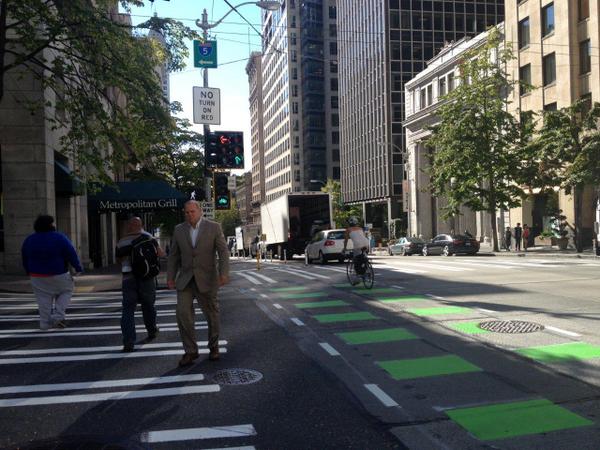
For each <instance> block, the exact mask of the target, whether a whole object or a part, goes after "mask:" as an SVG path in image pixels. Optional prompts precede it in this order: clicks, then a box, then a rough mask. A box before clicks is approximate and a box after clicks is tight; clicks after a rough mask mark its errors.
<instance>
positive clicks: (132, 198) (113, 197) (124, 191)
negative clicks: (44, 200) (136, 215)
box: [88, 181, 188, 213]
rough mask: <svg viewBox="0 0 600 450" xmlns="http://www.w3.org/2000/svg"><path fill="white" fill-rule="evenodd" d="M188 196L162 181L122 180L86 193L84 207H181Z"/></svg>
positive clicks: (111, 209) (116, 209)
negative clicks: (113, 184) (86, 203)
mask: <svg viewBox="0 0 600 450" xmlns="http://www.w3.org/2000/svg"><path fill="white" fill-rule="evenodd" d="M186 200H188V197H187V196H186V195H185V194H183V193H182V192H179V191H178V190H177V189H175V188H173V187H172V186H170V185H169V184H168V183H166V182H164V181H122V182H118V183H116V186H104V187H103V188H102V190H100V191H99V192H96V193H95V194H89V195H88V210H90V211H96V212H98V213H105V212H129V211H131V212H134V211H160V210H165V209H167V210H168V209H177V208H182V207H183V204H184V203H185V201H186Z"/></svg>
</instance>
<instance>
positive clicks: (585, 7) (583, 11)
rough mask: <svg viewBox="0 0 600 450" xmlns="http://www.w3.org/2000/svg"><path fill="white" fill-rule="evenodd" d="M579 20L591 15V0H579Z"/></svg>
mask: <svg viewBox="0 0 600 450" xmlns="http://www.w3.org/2000/svg"><path fill="white" fill-rule="evenodd" d="M578 9H579V20H584V19H587V18H588V17H590V0H578Z"/></svg>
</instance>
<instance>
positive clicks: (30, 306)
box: [0, 300, 177, 311]
mask: <svg viewBox="0 0 600 450" xmlns="http://www.w3.org/2000/svg"><path fill="white" fill-rule="evenodd" d="M176 304H177V300H165V301H157V302H156V303H155V304H154V305H155V306H164V305H176ZM37 307H38V305H37V303H31V304H25V305H22V304H21V305H11V306H0V310H9V311H10V310H14V309H30V310H37ZM122 307H123V304H122V303H121V302H119V303H103V304H101V303H90V304H89V305H84V304H80V305H75V304H73V303H71V304H70V305H69V306H68V307H67V311H71V310H72V309H88V308H89V309H95V308H122Z"/></svg>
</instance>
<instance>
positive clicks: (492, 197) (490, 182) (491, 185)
mask: <svg viewBox="0 0 600 450" xmlns="http://www.w3.org/2000/svg"><path fill="white" fill-rule="evenodd" d="M488 187H489V189H490V197H489V202H488V205H489V209H488V212H489V213H490V220H491V221H492V245H493V251H494V252H499V251H500V249H499V248H498V225H497V223H496V191H495V189H494V180H493V179H492V175H491V174H490V176H489V178H488Z"/></svg>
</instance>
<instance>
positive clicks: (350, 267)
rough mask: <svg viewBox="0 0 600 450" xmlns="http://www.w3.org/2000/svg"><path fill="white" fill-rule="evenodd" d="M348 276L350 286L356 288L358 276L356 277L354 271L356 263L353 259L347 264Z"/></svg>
mask: <svg viewBox="0 0 600 450" xmlns="http://www.w3.org/2000/svg"><path fill="white" fill-rule="evenodd" d="M346 276H347V277H348V282H349V283H350V285H352V286H356V285H357V284H358V275H356V272H355V271H354V261H352V258H350V259H349V260H348V263H347V264H346Z"/></svg>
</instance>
